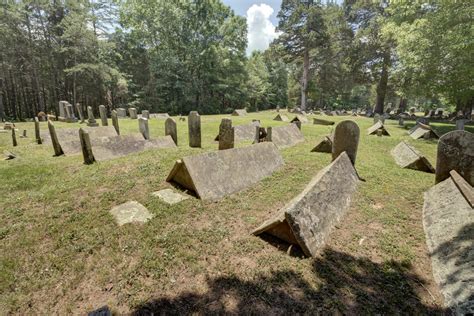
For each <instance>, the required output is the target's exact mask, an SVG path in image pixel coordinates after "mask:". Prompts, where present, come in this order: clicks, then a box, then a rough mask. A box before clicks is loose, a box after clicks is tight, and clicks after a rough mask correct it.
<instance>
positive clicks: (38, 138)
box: [35, 117, 43, 145]
mask: <svg viewBox="0 0 474 316" xmlns="http://www.w3.org/2000/svg"><path fill="white" fill-rule="evenodd" d="M35 138H36V143H37V144H38V145H41V144H42V143H43V140H42V139H41V133H40V123H39V120H38V117H35Z"/></svg>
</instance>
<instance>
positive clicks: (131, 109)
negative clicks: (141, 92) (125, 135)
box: [128, 108, 137, 120]
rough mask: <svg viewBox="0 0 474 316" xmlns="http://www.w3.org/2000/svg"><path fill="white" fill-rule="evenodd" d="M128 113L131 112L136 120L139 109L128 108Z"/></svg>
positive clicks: (131, 115)
mask: <svg viewBox="0 0 474 316" xmlns="http://www.w3.org/2000/svg"><path fill="white" fill-rule="evenodd" d="M128 113H130V118H131V119H132V120H136V119H137V109H135V108H129V109H128Z"/></svg>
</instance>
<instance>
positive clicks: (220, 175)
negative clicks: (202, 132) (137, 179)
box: [166, 142, 283, 200]
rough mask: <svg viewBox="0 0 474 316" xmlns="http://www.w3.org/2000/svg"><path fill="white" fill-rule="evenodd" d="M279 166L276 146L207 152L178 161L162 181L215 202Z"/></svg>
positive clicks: (244, 187)
mask: <svg viewBox="0 0 474 316" xmlns="http://www.w3.org/2000/svg"><path fill="white" fill-rule="evenodd" d="M282 165H283V158H282V157H281V154H280V152H279V151H278V149H277V147H276V146H275V145H274V144H272V143H268V142H264V143H259V144H255V145H251V146H248V147H242V148H233V149H228V150H220V151H217V152H208V153H204V154H200V155H195V156H189V157H184V158H183V159H180V160H178V161H177V162H176V163H175V165H174V167H173V169H172V170H171V172H170V174H169V175H168V178H167V179H166V181H168V182H171V183H175V184H178V185H180V186H182V187H184V188H186V189H188V190H191V191H193V192H195V193H196V195H197V196H198V197H199V198H201V199H203V200H216V199H220V198H223V197H224V196H227V195H230V194H232V193H236V192H239V191H242V190H244V189H246V188H248V187H250V186H252V185H254V184H255V183H257V182H259V181H260V180H262V179H263V178H265V177H268V176H270V175H271V174H272V173H273V172H274V171H276V170H277V169H279V168H280V167H281V166H282Z"/></svg>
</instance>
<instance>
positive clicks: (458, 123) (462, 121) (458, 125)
mask: <svg viewBox="0 0 474 316" xmlns="http://www.w3.org/2000/svg"><path fill="white" fill-rule="evenodd" d="M468 122H469V120H466V119H459V120H456V130H459V131H463V130H464V125H466V123H468Z"/></svg>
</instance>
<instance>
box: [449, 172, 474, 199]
mask: <svg viewBox="0 0 474 316" xmlns="http://www.w3.org/2000/svg"><path fill="white" fill-rule="evenodd" d="M449 175H450V176H451V179H453V181H454V183H455V184H456V186H457V187H458V189H459V191H460V192H461V194H462V195H463V196H464V198H465V199H466V201H467V202H468V203H469V205H470V206H471V207H474V188H473V187H472V186H471V185H470V184H469V183H467V181H466V180H465V179H464V178H463V177H461V175H460V174H459V173H457V172H456V170H451V172H450V173H449Z"/></svg>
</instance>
